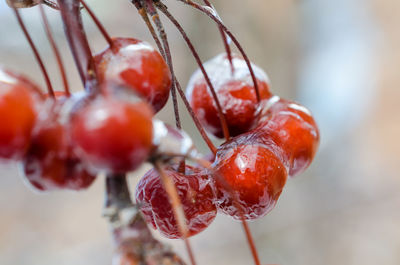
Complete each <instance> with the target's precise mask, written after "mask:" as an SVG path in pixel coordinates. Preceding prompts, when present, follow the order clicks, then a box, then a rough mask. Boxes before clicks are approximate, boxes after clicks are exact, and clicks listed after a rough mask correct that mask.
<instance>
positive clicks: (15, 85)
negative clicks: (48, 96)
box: [0, 68, 43, 159]
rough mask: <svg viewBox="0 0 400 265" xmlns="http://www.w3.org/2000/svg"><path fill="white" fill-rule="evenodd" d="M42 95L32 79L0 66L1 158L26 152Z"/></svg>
mask: <svg viewBox="0 0 400 265" xmlns="http://www.w3.org/2000/svg"><path fill="white" fill-rule="evenodd" d="M42 97H43V96H42V94H41V93H40V92H39V89H38V88H37V87H36V86H35V85H34V84H33V83H32V82H30V81H29V80H27V79H26V78H24V77H22V76H19V75H16V74H14V73H12V72H10V71H7V70H4V69H2V68H0V116H1V119H2V120H1V123H0V158H2V159H20V158H22V156H23V155H24V154H25V152H26V150H27V148H28V147H29V143H30V136H31V133H32V129H33V126H34V125H35V121H36V116H37V108H38V105H40V104H39V102H41V100H42V99H43V98H42Z"/></svg>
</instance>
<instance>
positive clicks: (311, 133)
mask: <svg viewBox="0 0 400 265" xmlns="http://www.w3.org/2000/svg"><path fill="white" fill-rule="evenodd" d="M262 105H263V106H262V109H263V111H262V113H261V115H260V120H259V121H258V122H257V124H258V126H257V127H256V128H255V129H254V132H255V133H257V134H258V136H259V137H260V138H263V139H264V140H265V139H267V140H268V141H270V140H272V141H273V142H274V143H275V144H276V145H277V146H279V147H280V148H281V150H282V157H283V159H284V161H286V162H287V166H288V167H289V175H290V176H294V175H297V174H299V173H301V172H303V171H304V170H305V169H306V168H307V167H308V166H309V165H310V164H311V162H312V160H313V158H314V156H315V153H316V151H317V149H318V145H319V138H320V136H319V131H318V127H317V124H316V123H315V120H314V118H313V116H312V114H311V112H310V111H309V110H308V109H306V108H305V107H303V106H302V105H300V104H298V103H296V102H293V101H288V100H284V99H279V98H278V97H274V98H272V99H271V100H269V101H264V102H262Z"/></svg>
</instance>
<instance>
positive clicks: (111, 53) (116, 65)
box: [95, 38, 172, 112]
mask: <svg viewBox="0 0 400 265" xmlns="http://www.w3.org/2000/svg"><path fill="white" fill-rule="evenodd" d="M112 42H113V44H112V46H111V47H108V48H107V49H105V50H104V51H103V52H101V53H99V54H98V55H96V56H95V62H96V65H97V70H98V77H99V80H100V81H101V82H112V83H114V84H117V85H120V86H123V87H129V88H131V89H133V90H134V91H135V92H136V93H138V94H139V95H141V96H143V97H144V98H146V99H147V101H148V102H149V103H150V104H151V105H152V106H153V108H154V110H155V111H156V112H158V111H159V110H160V109H162V107H164V105H165V103H166V102H167V101H168V97H169V91H170V88H171V84H172V81H171V80H172V78H171V73H170V71H169V68H168V66H167V64H166V63H165V61H164V59H163V58H162V56H161V55H160V53H159V52H158V51H157V50H156V49H154V48H153V47H152V46H151V45H149V44H148V43H146V42H143V41H139V40H136V39H131V38H114V39H113V40H112Z"/></svg>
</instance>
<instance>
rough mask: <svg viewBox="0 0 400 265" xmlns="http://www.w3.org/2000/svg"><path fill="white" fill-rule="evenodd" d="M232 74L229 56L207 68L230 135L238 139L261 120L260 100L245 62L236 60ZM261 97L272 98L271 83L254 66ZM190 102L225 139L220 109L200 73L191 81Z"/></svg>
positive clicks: (213, 132)
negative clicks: (258, 102) (259, 113)
mask: <svg viewBox="0 0 400 265" xmlns="http://www.w3.org/2000/svg"><path fill="white" fill-rule="evenodd" d="M233 66H234V72H233V74H232V71H231V67H230V63H229V60H228V58H227V55H226V54H221V55H218V56H216V57H215V58H213V59H211V60H210V61H208V62H206V63H205V64H204V67H205V69H206V72H207V73H208V75H209V77H210V80H211V83H212V84H213V86H214V89H215V91H216V94H217V96H218V99H219V102H220V104H221V107H222V111H223V113H224V114H225V118H226V121H227V123H228V128H229V133H230V135H231V136H236V135H239V134H241V133H244V132H247V131H248V130H249V129H250V128H251V126H252V125H253V122H254V120H255V118H256V116H257V109H258V104H257V97H256V92H255V89H254V86H253V81H252V78H251V75H250V72H249V70H248V68H247V65H246V63H245V61H244V60H243V59H242V58H240V57H238V56H236V55H235V56H234V58H233ZM253 68H254V71H255V74H256V79H257V82H258V88H259V91H260V97H261V98H262V99H265V98H269V97H270V96H271V93H270V91H269V85H268V83H269V79H268V76H267V75H266V73H265V72H264V71H263V70H262V69H260V68H258V67H257V66H255V65H253ZM186 94H187V97H188V99H189V102H190V104H191V106H192V108H193V110H194V112H195V113H196V115H197V117H198V118H199V119H200V121H201V123H202V124H203V126H204V127H205V128H206V129H207V131H208V132H210V133H212V134H214V135H215V136H217V137H223V130H222V126H221V122H220V119H219V116H218V111H217V105H216V104H215V101H214V98H213V97H212V94H211V90H210V88H209V87H208V85H207V82H206V79H205V78H204V76H203V74H202V72H201V71H200V70H197V71H196V72H195V73H194V74H193V75H192V77H191V79H190V81H189V84H188V87H187V90H186Z"/></svg>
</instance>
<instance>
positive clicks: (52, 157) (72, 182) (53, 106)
mask: <svg viewBox="0 0 400 265" xmlns="http://www.w3.org/2000/svg"><path fill="white" fill-rule="evenodd" d="M48 101H50V100H48ZM61 105H62V103H59V102H54V101H52V102H48V104H47V105H46V106H45V107H44V109H43V110H42V112H41V113H40V115H39V119H38V121H37V125H36V126H35V128H34V130H33V133H32V139H31V145H30V147H29V149H28V152H27V154H26V155H25V156H24V158H23V161H22V162H23V169H24V173H25V177H26V179H27V180H28V182H29V183H30V184H31V185H32V186H33V187H35V188H36V189H38V190H40V191H53V190H59V189H69V190H82V189H86V188H88V187H89V186H90V185H91V184H92V183H93V181H94V179H95V175H93V174H91V173H89V172H88V171H87V170H86V168H85V166H84V165H83V163H82V161H81V160H80V159H79V158H78V157H77V156H76V155H75V153H74V152H73V148H72V145H71V142H70V138H69V136H68V131H67V129H66V128H65V126H64V124H62V121H61V120H62V117H61V115H62V113H60V108H61Z"/></svg>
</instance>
